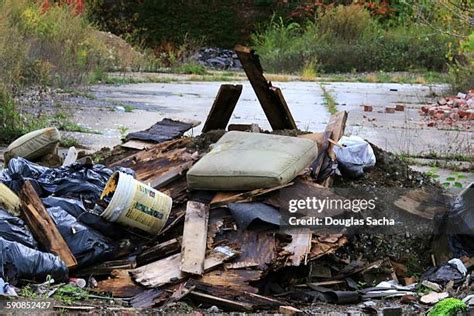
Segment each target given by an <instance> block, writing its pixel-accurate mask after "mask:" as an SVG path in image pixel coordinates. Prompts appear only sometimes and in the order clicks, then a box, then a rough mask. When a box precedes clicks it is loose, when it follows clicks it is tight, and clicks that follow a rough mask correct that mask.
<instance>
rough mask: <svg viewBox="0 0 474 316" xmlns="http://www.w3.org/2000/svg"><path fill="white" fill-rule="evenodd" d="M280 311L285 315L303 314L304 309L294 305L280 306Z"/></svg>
mask: <svg viewBox="0 0 474 316" xmlns="http://www.w3.org/2000/svg"><path fill="white" fill-rule="evenodd" d="M278 312H279V313H280V314H283V315H294V314H303V311H302V310H300V309H297V308H295V307H293V306H280V307H279V308H278Z"/></svg>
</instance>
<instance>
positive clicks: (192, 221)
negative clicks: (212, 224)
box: [181, 201, 209, 275]
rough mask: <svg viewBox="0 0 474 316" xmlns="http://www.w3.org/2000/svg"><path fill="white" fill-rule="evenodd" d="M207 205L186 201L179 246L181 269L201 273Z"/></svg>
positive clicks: (205, 243)
mask: <svg viewBox="0 0 474 316" xmlns="http://www.w3.org/2000/svg"><path fill="white" fill-rule="evenodd" d="M208 220H209V206H208V205H206V204H203V203H199V202H194V201H188V204H187V207H186V215H185V218H184V228H183V241H182V246H181V271H183V272H186V273H191V274H198V275H202V274H203V272H204V259H205V256H206V245H207V223H208Z"/></svg>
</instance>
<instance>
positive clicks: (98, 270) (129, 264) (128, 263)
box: [74, 258, 137, 277]
mask: <svg viewBox="0 0 474 316" xmlns="http://www.w3.org/2000/svg"><path fill="white" fill-rule="evenodd" d="M136 266H137V263H136V262H135V260H134V259H131V258H127V259H120V260H112V261H106V262H103V263H101V264H98V265H96V266H90V267H86V268H84V269H80V270H79V271H76V272H75V273H74V276H76V277H88V276H91V275H93V276H101V275H110V274H111V273H112V272H113V271H114V270H126V269H134V268H135V267H136Z"/></svg>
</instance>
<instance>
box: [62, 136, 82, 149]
mask: <svg viewBox="0 0 474 316" xmlns="http://www.w3.org/2000/svg"><path fill="white" fill-rule="evenodd" d="M59 145H60V146H61V147H66V148H69V147H78V146H80V145H81V144H80V143H79V141H78V140H77V139H75V138H74V137H69V136H61V141H60V142H59Z"/></svg>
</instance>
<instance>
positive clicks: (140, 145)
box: [120, 140, 155, 150]
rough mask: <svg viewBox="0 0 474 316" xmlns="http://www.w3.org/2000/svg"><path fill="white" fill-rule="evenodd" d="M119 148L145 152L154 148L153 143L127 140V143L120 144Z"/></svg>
mask: <svg viewBox="0 0 474 316" xmlns="http://www.w3.org/2000/svg"><path fill="white" fill-rule="evenodd" d="M120 146H121V147H123V148H127V149H135V150H147V149H148V148H151V147H153V146H155V143H152V142H146V141H143V140H129V141H128V142H125V143H123V144H120Z"/></svg>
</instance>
